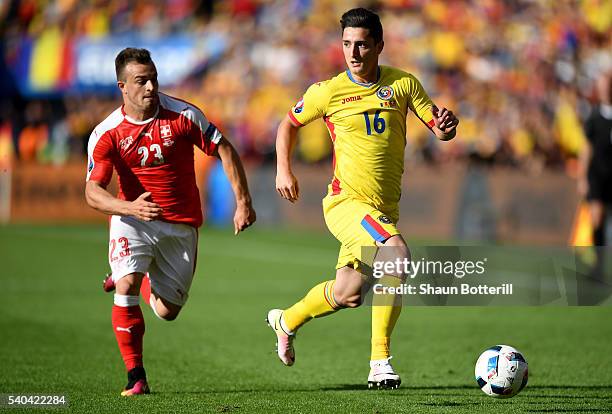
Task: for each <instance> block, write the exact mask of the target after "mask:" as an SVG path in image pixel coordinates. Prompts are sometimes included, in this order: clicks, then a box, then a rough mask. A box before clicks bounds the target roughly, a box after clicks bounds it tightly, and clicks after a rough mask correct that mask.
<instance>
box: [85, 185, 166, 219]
mask: <svg viewBox="0 0 612 414" xmlns="http://www.w3.org/2000/svg"><path fill="white" fill-rule="evenodd" d="M150 196H151V193H150V192H148V191H147V192H145V193H142V194H141V195H140V196H139V197H138V198H137V199H136V200H134V201H125V200H120V199H118V198H116V197H113V196H112V194H110V193H109V192H108V191H106V189H105V188H104V187H102V186H101V185H100V183H98V182H96V181H87V184H86V185H85V199H86V200H87V204H89V206H90V207H92V208H94V209H96V210H98V211H100V212H102V213H105V214H109V215H118V216H134V217H136V218H138V219H140V220H143V221H152V220H155V219H156V218H157V217H159V216H160V214H161V213H162V211H163V210H162V208H161V207H160V206H159V204H157V203H153V202H151V201H148V200H147V199H148V198H149V197H150Z"/></svg>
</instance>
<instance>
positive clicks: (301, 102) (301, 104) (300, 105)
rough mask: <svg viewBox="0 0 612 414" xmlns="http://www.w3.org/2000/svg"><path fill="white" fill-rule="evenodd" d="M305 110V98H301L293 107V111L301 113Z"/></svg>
mask: <svg viewBox="0 0 612 414" xmlns="http://www.w3.org/2000/svg"><path fill="white" fill-rule="evenodd" d="M303 110H304V98H302V99H300V100H299V101H298V103H296V104H295V106H294V107H293V112H295V113H296V114H299V113H301V112H302V111H303Z"/></svg>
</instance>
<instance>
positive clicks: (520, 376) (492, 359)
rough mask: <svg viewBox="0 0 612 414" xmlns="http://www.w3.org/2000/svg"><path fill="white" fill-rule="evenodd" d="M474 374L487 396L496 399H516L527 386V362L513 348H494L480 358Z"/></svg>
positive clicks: (498, 346) (501, 346) (506, 346)
mask: <svg viewBox="0 0 612 414" xmlns="http://www.w3.org/2000/svg"><path fill="white" fill-rule="evenodd" d="M474 374H475V375H476V382H477V383H478V386H479V387H480V389H481V390H482V391H483V392H484V393H485V394H487V395H490V396H491V397H496V398H510V397H514V396H515V395H516V394H518V393H519V392H520V391H521V390H522V389H523V388H525V385H527V378H528V371H527V360H526V359H525V357H524V356H523V354H522V353H521V352H519V351H518V350H517V349H515V348H513V347H511V346H508V345H496V346H492V347H491V348H489V349H487V350H486V351H484V352H483V353H482V354H481V355H480V357H478V361H476V368H475V369H474Z"/></svg>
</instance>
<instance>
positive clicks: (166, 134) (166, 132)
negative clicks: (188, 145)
mask: <svg viewBox="0 0 612 414" xmlns="http://www.w3.org/2000/svg"><path fill="white" fill-rule="evenodd" d="M159 132H160V133H161V137H162V138H164V139H165V138H170V137H171V136H172V130H171V129H170V125H162V126H161V127H160V128H159Z"/></svg>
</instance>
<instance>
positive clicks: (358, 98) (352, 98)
mask: <svg viewBox="0 0 612 414" xmlns="http://www.w3.org/2000/svg"><path fill="white" fill-rule="evenodd" d="M355 101H361V96H349V97H348V98H342V104H343V105H344V104H345V103H348V102H355Z"/></svg>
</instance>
